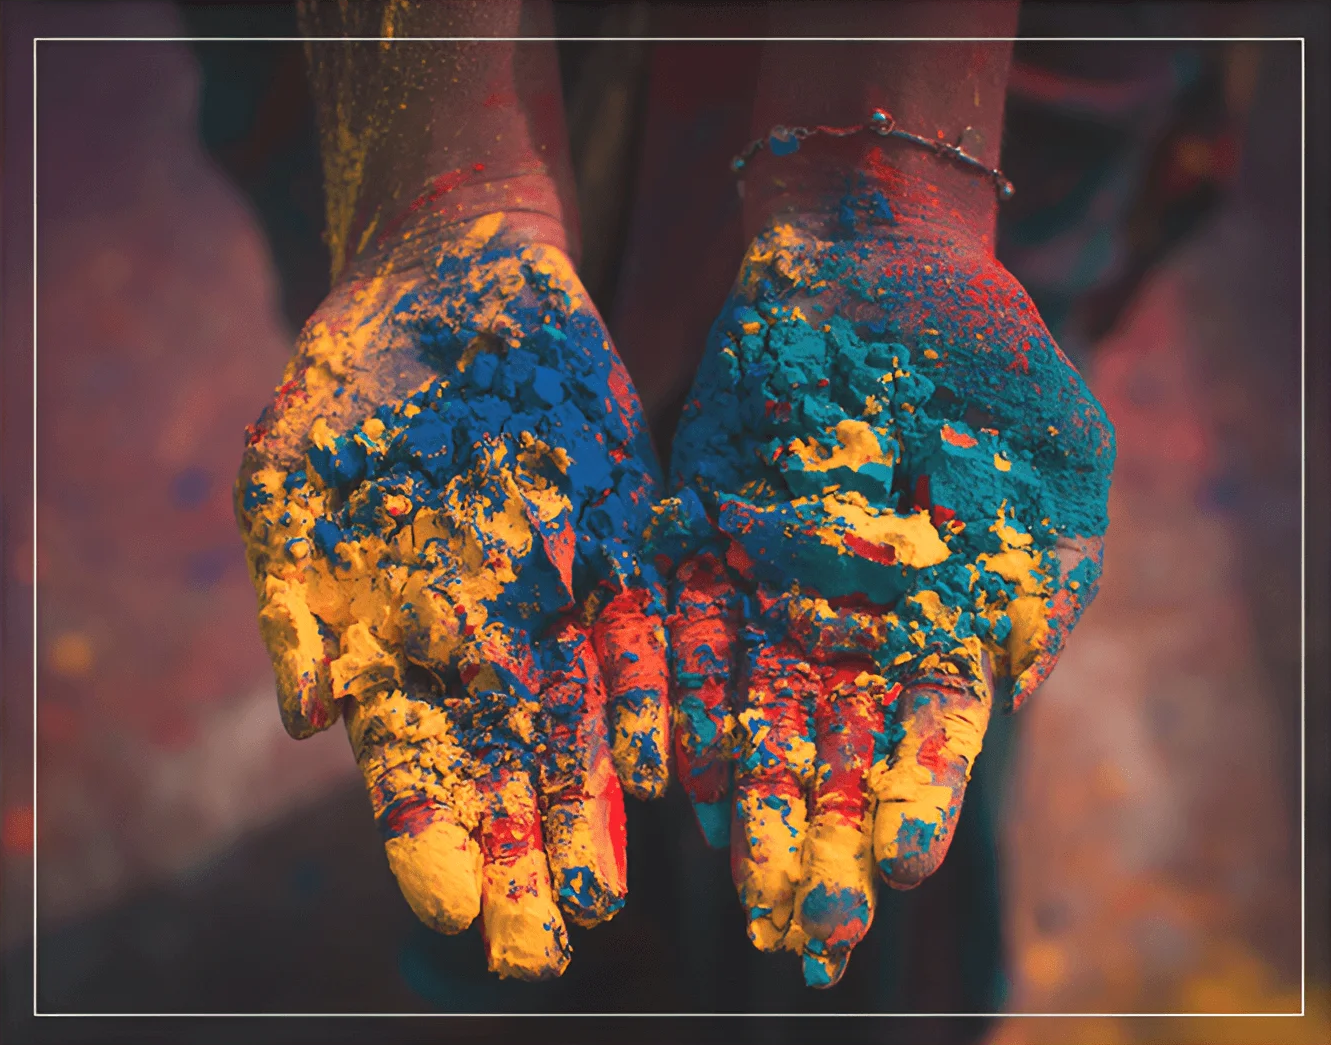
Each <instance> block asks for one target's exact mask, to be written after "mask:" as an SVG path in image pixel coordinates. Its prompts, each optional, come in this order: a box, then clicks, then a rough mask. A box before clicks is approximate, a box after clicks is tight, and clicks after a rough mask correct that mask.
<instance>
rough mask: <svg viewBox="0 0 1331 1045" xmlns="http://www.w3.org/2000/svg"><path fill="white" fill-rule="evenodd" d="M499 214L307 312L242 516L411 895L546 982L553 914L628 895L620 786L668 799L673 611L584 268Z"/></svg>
mask: <svg viewBox="0 0 1331 1045" xmlns="http://www.w3.org/2000/svg"><path fill="white" fill-rule="evenodd" d="M502 218H503V216H502V215H493V216H491V217H489V218H486V219H481V220H480V221H478V222H476V223H475V224H473V225H472V226H470V227H469V228H468V229H467V230H466V231H465V233H464V234H462V235H460V236H459V237H458V238H457V239H455V240H454V241H453V242H451V243H449V244H447V245H445V246H444V247H443V248H441V249H440V250H438V251H437V252H434V253H433V255H432V256H430V257H429V258H428V259H427V261H426V263H425V264H424V265H423V266H421V267H420V268H416V269H412V270H410V271H409V272H408V273H407V274H406V275H403V274H401V273H387V274H385V273H377V274H375V275H374V276H371V277H365V278H362V279H361V280H360V281H359V282H353V283H352V284H351V285H349V286H348V287H346V288H344V290H343V292H342V297H341V298H340V299H338V300H337V301H336V302H335V305H334V307H333V309H332V315H333V319H332V321H330V322H324V321H322V320H321V319H320V317H318V316H316V319H315V321H313V322H312V323H311V325H310V326H309V327H307V329H306V332H305V334H304V335H303V337H302V344H301V346H300V353H299V355H298V359H297V363H296V364H294V365H293V368H292V371H291V373H290V374H289V375H288V376H289V378H290V380H289V381H288V382H287V384H285V385H284V386H283V387H282V388H281V389H279V391H278V400H277V403H276V404H275V405H274V407H273V408H270V410H269V412H268V413H267V414H265V416H264V418H262V419H261V421H260V423H259V425H258V426H256V428H255V429H254V431H253V434H252V446H251V450H250V453H249V454H248V455H247V469H246V477H244V478H243V483H242V488H241V490H240V491H239V497H240V505H239V512H240V517H241V522H242V528H243V529H244V530H245V532H246V535H247V544H248V548H249V554H250V562H251V567H252V571H253V575H254V578H255V583H256V587H257V588H258V591H259V594H260V600H261V611H260V621H261V625H262V627H263V630H264V635H265V638H266V640H267V642H268V645H269V648H270V651H271V652H272V653H273V656H274V663H275V665H276V667H277V674H278V684H279V694H280V696H281V698H282V703H283V714H284V719H285V721H286V723H287V725H288V728H289V729H290V730H291V731H292V732H293V733H294V734H296V735H308V734H309V733H311V732H313V731H315V730H317V729H320V728H323V727H325V726H327V725H328V724H330V723H331V722H332V721H333V720H334V719H335V718H336V717H337V715H338V713H339V711H345V714H346V718H347V724H348V730H349V733H350V736H351V740H352V745H353V748H354V749H355V751H356V755H357V759H358V761H359V762H360V764H361V768H362V770H363V772H364V775H365V779H366V783H367V785H368V787H369V789H370V794H371V798H372V802H373V806H374V811H375V815H376V818H377V820H378V823H379V825H380V828H381V830H382V831H383V834H384V837H385V840H386V844H387V850H388V858H389V863H390V865H391V866H392V867H393V870H394V872H395V873H396V874H397V877H398V880H399V884H401V886H402V888H403V891H404V893H405V894H406V896H407V899H408V901H409V902H410V903H411V904H412V907H413V909H414V910H415V911H416V913H417V914H418V915H419V916H420V917H421V918H422V920H424V921H425V922H426V923H427V924H430V925H431V926H432V927H434V928H436V929H439V930H441V931H444V932H456V931H459V930H461V929H463V928H465V927H466V926H467V925H469V924H470V923H471V922H472V921H473V920H474V918H475V917H476V915H477V914H478V913H480V914H481V916H482V923H483V929H484V934H485V937H486V941H487V947H488V949H489V954H490V964H491V968H492V969H494V970H495V971H497V972H499V973H500V974H501V975H514V976H520V977H524V978H536V977H543V976H548V975H553V974H558V973H559V972H561V971H562V969H563V968H564V966H565V965H566V964H567V961H568V955H569V947H568V942H567V936H566V933H565V930H564V923H563V918H562V917H561V913H560V912H561V910H562V912H563V915H565V916H567V917H569V918H571V919H572V920H573V921H575V922H577V923H578V924H582V925H591V924H595V923H597V922H600V921H604V920H605V919H607V918H609V917H611V916H612V915H613V914H614V913H615V912H616V911H617V910H618V909H619V908H620V907H621V906H622V905H623V902H624V895H625V887H626V885H625V883H626V879H625V866H624V843H625V840H624V811H623V799H622V793H621V781H622V786H623V787H626V788H628V790H629V791H630V793H632V794H634V795H637V796H639V797H653V796H655V795H658V794H660V792H661V791H662V789H663V788H664V785H665V780H666V774H667V771H668V758H667V751H668V748H667V746H666V731H667V719H666V717H665V716H666V708H665V703H664V701H665V692H664V688H665V687H664V683H665V675H664V634H663V629H662V626H661V620H660V618H661V613H662V611H663V607H662V588H661V585H660V582H659V580H658V578H657V576H656V573H655V570H654V567H653V566H652V565H651V564H650V563H646V564H644V563H642V562H641V561H640V560H639V558H638V554H637V553H638V545H639V541H640V536H639V535H640V534H641V532H642V530H643V527H644V525H645V521H646V520H647V518H648V517H649V514H650V508H651V504H652V502H653V499H654V497H655V486H656V483H657V478H656V465H655V462H654V457H653V453H652V449H651V446H650V441H649V437H648V435H647V430H646V427H645V425H644V423H643V418H642V414H641V410H640V407H639V405H638V402H637V398H636V396H635V395H634V393H633V392H632V390H631V387H630V385H629V381H628V377H627V374H626V373H625V371H624V370H623V367H622V365H621V364H620V363H619V361H618V358H617V357H616V356H615V355H614V353H613V350H612V349H611V348H610V345H609V341H608V336H607V334H606V332H605V329H604V326H603V325H602V323H601V320H600V317H599V316H598V315H597V314H596V312H595V310H594V308H593V307H592V306H591V304H590V302H589V301H588V300H587V299H586V297H585V295H584V294H583V293H582V291H581V286H580V284H579V283H578V281H577V278H576V276H575V275H574V273H573V270H572V267H571V265H570V264H569V262H568V259H567V258H566V257H565V256H564V255H563V254H562V253H561V252H559V251H557V250H554V249H552V248H548V247H544V246H540V245H524V244H517V245H515V244H512V243H508V242H506V241H505V240H504V238H503V237H502V236H501V235H500V234H499V233H500V229H501V226H502ZM390 285H391V291H386V290H385V287H386V286H390ZM422 364H424V371H425V372H426V373H427V374H429V375H430V376H429V377H428V378H427V379H426V380H424V381H423V382H422V383H420V384H419V386H418V387H416V388H415V390H414V391H411V392H410V394H407V395H405V396H392V395H387V396H386V395H382V394H381V390H382V389H383V388H385V387H391V386H392V379H393V378H394V377H395V376H396V371H397V370H398V369H400V368H404V367H406V368H413V367H414V368H416V369H417V370H418V371H419V370H420V369H421V367H422ZM384 375H388V376H387V378H384ZM376 378H380V380H377V381H376ZM348 401H352V406H350V407H347V406H346V404H347V402H348ZM362 401H363V406H361V407H359V409H358V404H359V403H360V402H362ZM338 410H349V411H351V412H352V413H353V414H358V415H359V416H358V419H357V420H356V422H355V423H354V424H350V425H343V426H342V430H340V431H335V430H334V427H333V425H332V424H330V423H329V420H328V418H329V417H330V416H333V417H336V416H338V415H337V411H338ZM293 446H295V447H296V449H294V450H293V449H292V447H293Z"/></svg>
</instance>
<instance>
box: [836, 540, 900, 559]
mask: <svg viewBox="0 0 1331 1045" xmlns="http://www.w3.org/2000/svg"><path fill="white" fill-rule="evenodd" d="M845 542H846V547H847V548H849V549H850V550H851V551H853V552H854V553H855V554H856V555H858V556H859V557H860V558H862V559H868V560H869V561H870V562H876V563H879V564H881V565H883V566H891V565H892V564H893V563H894V562H896V561H897V551H896V549H895V548H893V547H892V546H891V545H886V546H884V545H879V544H870V543H869V542H868V541H866V540H865V539H864V538H863V537H858V536H856V535H855V534H853V533H848V534H846V536H845Z"/></svg>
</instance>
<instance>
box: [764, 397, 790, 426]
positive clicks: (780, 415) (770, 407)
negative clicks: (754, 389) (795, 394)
mask: <svg viewBox="0 0 1331 1045" xmlns="http://www.w3.org/2000/svg"><path fill="white" fill-rule="evenodd" d="M763 412H764V413H766V414H767V416H768V417H769V418H771V417H774V418H776V420H777V421H789V420H790V404H789V403H778V402H777V401H776V400H775V399H768V400H765V401H764V402H763Z"/></svg>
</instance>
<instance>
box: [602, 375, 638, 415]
mask: <svg viewBox="0 0 1331 1045" xmlns="http://www.w3.org/2000/svg"><path fill="white" fill-rule="evenodd" d="M606 384H608V385H609V386H610V395H611V396H612V397H613V398H614V400H615V405H616V406H617V407H619V416H620V420H622V421H623V423H624V427H625V428H628V429H629V430H630V431H632V430H633V427H634V426H633V425H632V424H631V423H630V422H631V420H632V418H633V415H634V413H636V410H635V407H636V406H637V397H636V396H635V395H634V392H633V384H632V382H631V381H630V380H629V372H628V371H627V370H625V369H624V365H623V364H622V363H620V362H619V361H618V360H616V361H615V364H614V365H613V366H612V367H611V368H610V377H609V378H608V379H607V381H606Z"/></svg>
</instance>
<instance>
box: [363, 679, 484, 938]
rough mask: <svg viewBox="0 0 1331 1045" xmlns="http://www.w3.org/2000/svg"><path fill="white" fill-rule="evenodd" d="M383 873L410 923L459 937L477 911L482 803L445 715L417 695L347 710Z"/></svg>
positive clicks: (375, 699) (396, 694)
mask: <svg viewBox="0 0 1331 1045" xmlns="http://www.w3.org/2000/svg"><path fill="white" fill-rule="evenodd" d="M347 734H348V736H349V737H350V739H351V747H352V750H353V751H354V752H355V754H356V762H357V764H358V765H359V766H360V768H361V773H362V774H363V775H364V777H365V784H366V787H367V788H368V789H369V792H370V803H371V806H372V807H373V809H374V815H375V820H376V822H377V823H378V825H379V829H380V831H381V833H382V834H383V836H384V849H385V851H386V852H387V854H388V866H389V867H390V868H391V869H392V871H393V874H394V876H395V877H396V878H397V882H398V886H399V888H401V890H402V895H403V896H404V897H405V898H406V901H407V903H408V905H410V907H411V909H412V911H414V912H415V914H416V917H417V918H419V919H420V920H421V921H422V922H424V923H425V924H426V925H428V926H429V927H430V928H431V929H434V930H435V931H437V932H442V933H457V932H461V931H462V930H463V929H465V928H467V926H469V925H471V923H472V922H473V921H474V920H475V918H476V916H477V914H479V913H480V908H481V851H480V847H479V846H478V845H477V843H476V841H475V839H474V838H473V837H472V832H473V829H474V828H475V827H476V826H477V824H478V822H479V818H480V799H479V795H478V793H477V792H476V789H475V788H474V787H473V786H472V784H471V782H470V781H469V780H468V779H467V772H466V762H467V756H466V755H465V753H464V752H463V750H462V749H461V747H459V745H458V742H457V738H456V736H455V735H454V731H453V727H452V724H451V723H450V721H449V718H448V715H447V713H446V712H445V711H444V709H443V708H442V707H441V706H440V704H439V702H438V701H437V700H432V699H428V697H427V695H425V694H421V693H416V692H412V693H408V692H404V691H403V690H402V689H396V688H395V689H390V690H387V691H377V692H373V693H370V694H368V695H367V696H366V697H365V698H364V699H362V700H358V701H355V702H352V703H350V704H349V705H348V707H347Z"/></svg>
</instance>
